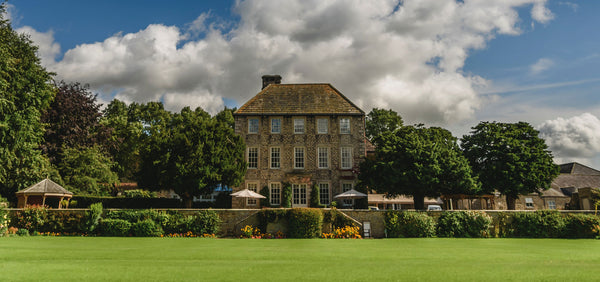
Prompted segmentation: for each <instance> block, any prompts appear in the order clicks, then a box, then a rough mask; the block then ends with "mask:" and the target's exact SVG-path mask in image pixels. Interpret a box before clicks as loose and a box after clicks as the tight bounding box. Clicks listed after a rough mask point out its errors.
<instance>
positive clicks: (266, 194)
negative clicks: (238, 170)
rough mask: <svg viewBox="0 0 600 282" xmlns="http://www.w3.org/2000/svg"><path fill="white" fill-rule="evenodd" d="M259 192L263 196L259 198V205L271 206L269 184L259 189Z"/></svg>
mask: <svg viewBox="0 0 600 282" xmlns="http://www.w3.org/2000/svg"><path fill="white" fill-rule="evenodd" d="M260 194H261V195H263V196H264V197H265V198H263V199H260V206H261V207H270V206H271V194H270V193H269V186H266V185H265V186H263V188H262V189H260Z"/></svg>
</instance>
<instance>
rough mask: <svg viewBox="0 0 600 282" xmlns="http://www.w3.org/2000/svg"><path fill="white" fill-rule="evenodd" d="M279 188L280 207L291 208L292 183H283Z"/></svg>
mask: <svg viewBox="0 0 600 282" xmlns="http://www.w3.org/2000/svg"><path fill="white" fill-rule="evenodd" d="M282 186H283V188H282V190H281V207H282V208H291V207H292V185H291V184H290V183H287V182H285V183H283V184H282Z"/></svg>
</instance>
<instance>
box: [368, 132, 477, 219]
mask: <svg viewBox="0 0 600 282" xmlns="http://www.w3.org/2000/svg"><path fill="white" fill-rule="evenodd" d="M374 142H375V143H376V144H377V148H376V149H375V156H374V157H373V158H367V159H366V160H365V161H364V162H363V163H362V164H361V167H360V171H361V173H360V175H359V178H360V180H361V182H363V183H364V184H365V185H367V186H369V188H370V189H374V190H376V191H377V192H379V193H386V194H387V195H388V196H397V195H412V196H413V197H414V203H415V208H416V209H424V197H438V196H440V195H442V194H475V193H477V192H479V189H480V186H479V183H478V181H477V179H476V178H475V177H473V174H472V171H471V167H470V166H469V163H468V161H467V159H466V158H465V157H464V156H463V155H462V152H461V151H460V148H459V146H458V144H457V139H456V138H455V137H454V136H452V134H451V133H450V132H449V131H448V130H445V129H442V128H439V127H430V128H425V127H422V126H403V127H401V128H398V129H396V130H394V131H387V132H384V133H382V134H380V135H378V136H376V137H375V140H374Z"/></svg>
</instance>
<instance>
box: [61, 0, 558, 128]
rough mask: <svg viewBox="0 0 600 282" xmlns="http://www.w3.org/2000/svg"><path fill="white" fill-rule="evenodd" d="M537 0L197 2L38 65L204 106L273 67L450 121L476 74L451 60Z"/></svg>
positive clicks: (469, 100)
mask: <svg viewBox="0 0 600 282" xmlns="http://www.w3.org/2000/svg"><path fill="white" fill-rule="evenodd" d="M545 2H546V1H540V0H507V1H464V2H460V1H458V2H457V1H454V0H412V1H410V0H406V1H399V0H373V1H359V0H328V1H323V0H310V1H306V0H287V1H278V2H277V5H273V2H272V1H267V0H247V1H239V2H237V3H236V6H235V8H234V11H235V12H236V13H237V14H239V18H240V21H239V22H238V23H236V24H235V25H233V24H231V25H223V24H221V23H218V22H217V24H215V22H211V20H212V18H211V17H210V16H209V15H208V14H203V15H200V16H199V17H198V18H197V20H196V21H194V22H193V23H190V24H189V25H188V26H187V29H186V30H183V31H182V30H179V29H178V28H176V27H169V26H164V25H149V26H148V27H147V28H146V29H144V30H140V31H139V32H136V33H128V34H116V35H114V36H112V37H110V38H107V39H106V40H104V41H102V42H97V43H93V44H83V45H79V46H77V47H76V48H74V49H71V50H68V51H67V52H66V53H65V54H64V58H63V59H62V60H61V61H59V62H57V63H55V64H51V65H49V68H50V69H51V70H53V71H56V72H57V73H58V75H59V76H60V78H63V79H65V80H68V81H80V82H83V83H90V85H91V86H92V87H93V88H94V89H95V90H96V91H100V92H101V93H100V94H101V96H103V98H104V99H106V100H109V99H110V98H111V96H113V95H115V94H116V95H115V96H116V97H118V98H121V99H123V100H126V101H141V102H143V101H149V100H157V99H162V100H163V101H164V102H165V106H166V107H167V108H172V109H175V108H178V107H181V106H183V105H196V104H197V105H201V106H202V107H203V108H205V109H206V110H207V111H209V112H214V111H215V109H217V108H219V107H222V106H223V99H222V98H228V99H232V100H235V101H237V102H238V103H240V104H241V103H244V102H245V101H247V100H248V99H249V98H251V97H252V96H254V95H255V94H256V93H257V92H258V91H259V90H260V76H261V75H263V74H280V75H282V76H283V82H284V83H299V82H330V83H332V84H333V85H334V86H336V87H337V88H338V89H339V90H340V91H342V92H343V93H344V94H345V95H346V96H348V97H349V98H350V99H352V100H353V101H356V103H357V104H358V105H359V106H361V107H363V109H364V110H365V111H369V110H370V108H371V107H374V106H377V107H385V108H393V109H395V110H397V111H399V112H401V113H402V115H403V117H404V118H405V120H406V121H407V122H435V123H442V124H452V123H455V122H459V121H461V120H465V119H469V118H472V116H473V114H474V112H475V111H476V110H477V109H478V108H479V107H480V105H481V104H482V97H481V96H480V95H479V94H477V92H476V91H475V88H477V87H479V86H480V85H481V84H485V83H486V81H485V80H484V79H482V78H481V77H479V76H476V75H470V74H465V73H463V72H462V67H463V66H464V64H465V60H466V58H467V57H468V55H469V52H470V51H471V50H473V49H481V48H484V47H485V46H486V43H487V42H488V41H489V40H491V39H492V38H494V37H495V36H496V35H498V34H508V35H518V34H520V32H521V30H520V29H519V28H518V23H519V20H520V19H519V14H518V12H517V9H519V8H524V7H525V8H527V7H532V9H531V13H532V17H533V19H534V20H535V21H538V22H541V23H547V22H548V21H549V20H551V19H552V13H550V11H549V10H548V9H546V7H545ZM282 7H285V8H282ZM222 26H230V27H232V28H231V29H228V30H226V31H224V29H223V28H222ZM195 34H204V35H205V36H204V37H203V38H201V39H195V38H194V35H195ZM52 54H53V53H50V55H52Z"/></svg>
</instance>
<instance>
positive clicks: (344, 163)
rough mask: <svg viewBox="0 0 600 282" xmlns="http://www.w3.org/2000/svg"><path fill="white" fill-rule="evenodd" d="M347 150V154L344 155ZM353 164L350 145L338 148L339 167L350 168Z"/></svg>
mask: <svg viewBox="0 0 600 282" xmlns="http://www.w3.org/2000/svg"><path fill="white" fill-rule="evenodd" d="M345 151H347V154H348V156H347V157H345V156H344V154H345V153H346V152H345ZM352 165H353V160H352V147H341V148H340V167H341V168H342V169H351V168H352Z"/></svg>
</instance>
